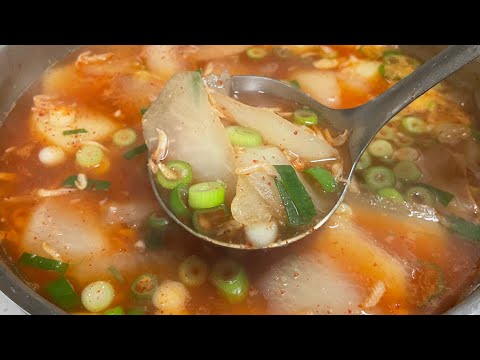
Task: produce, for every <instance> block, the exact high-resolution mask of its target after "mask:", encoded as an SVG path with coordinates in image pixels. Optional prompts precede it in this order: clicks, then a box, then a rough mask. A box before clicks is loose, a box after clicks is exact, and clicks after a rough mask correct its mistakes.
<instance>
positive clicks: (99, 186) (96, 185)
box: [63, 175, 112, 191]
mask: <svg viewBox="0 0 480 360" xmlns="http://www.w3.org/2000/svg"><path fill="white" fill-rule="evenodd" d="M75 181H77V175H72V176H69V177H68V178H66V179H65V180H64V181H63V186H64V187H75V186H76V185H75ZM111 185H112V183H111V182H110V181H107V180H95V179H88V180H87V189H88V190H104V191H106V190H108V189H109V188H110V186H111Z"/></svg>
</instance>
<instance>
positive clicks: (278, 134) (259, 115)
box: [213, 93, 338, 161]
mask: <svg viewBox="0 0 480 360" xmlns="http://www.w3.org/2000/svg"><path fill="white" fill-rule="evenodd" d="M213 98H214V100H215V102H216V103H217V104H216V105H217V106H218V108H219V110H220V111H221V112H222V113H224V114H225V115H227V116H229V117H230V118H232V119H233V120H234V121H236V122H237V123H238V124H239V125H241V126H245V127H247V128H251V129H255V130H257V131H258V132H259V133H260V134H261V135H262V138H263V139H264V141H265V142H267V143H269V144H271V145H275V146H277V147H279V148H280V149H282V150H283V149H288V150H290V151H292V152H293V153H295V154H297V155H298V156H299V157H301V158H302V159H304V160H307V161H312V160H317V161H318V160H323V159H335V158H338V151H337V150H335V149H334V148H333V147H331V146H330V145H329V144H328V143H327V142H326V141H325V139H323V138H322V137H320V136H315V135H313V134H311V133H308V132H306V131H305V130H303V129H302V128H301V127H299V126H297V125H294V124H292V123H291V122H290V121H288V120H286V119H284V118H282V117H281V116H279V115H277V114H275V113H274V112H272V111H270V110H267V109H260V108H256V107H253V106H249V105H245V104H243V103H241V102H239V101H236V100H234V99H232V98H230V97H228V96H225V95H222V94H219V93H214V94H213Z"/></svg>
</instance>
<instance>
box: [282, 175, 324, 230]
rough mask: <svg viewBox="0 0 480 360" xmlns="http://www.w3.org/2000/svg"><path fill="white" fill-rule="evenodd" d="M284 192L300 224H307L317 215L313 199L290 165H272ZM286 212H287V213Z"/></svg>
mask: <svg viewBox="0 0 480 360" xmlns="http://www.w3.org/2000/svg"><path fill="white" fill-rule="evenodd" d="M274 166H275V169H276V170H277V172H278V174H279V175H280V180H281V182H282V185H283V187H284V188H285V191H286V193H287V194H288V196H289V197H290V199H291V200H292V202H293V204H294V205H295V208H296V210H297V212H298V214H299V215H300V218H301V223H302V224H309V223H310V222H311V220H312V219H313V218H314V217H315V216H316V215H317V211H316V210H315V206H314V205H313V201H312V199H311V198H310V195H308V192H307V190H305V187H304V186H303V184H302V182H301V181H300V179H299V178H298V176H297V173H296V172H295V169H294V168H293V166H291V165H274ZM287 214H288V213H287Z"/></svg>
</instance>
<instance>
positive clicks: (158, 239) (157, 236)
mask: <svg viewBox="0 0 480 360" xmlns="http://www.w3.org/2000/svg"><path fill="white" fill-rule="evenodd" d="M143 240H144V241H145V246H146V247H147V248H148V249H151V250H156V249H159V248H161V247H162V246H163V244H164V243H165V231H160V230H155V229H152V228H150V227H149V228H148V230H147V231H146V232H145V235H144V239H143Z"/></svg>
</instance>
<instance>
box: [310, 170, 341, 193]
mask: <svg viewBox="0 0 480 360" xmlns="http://www.w3.org/2000/svg"><path fill="white" fill-rule="evenodd" d="M304 173H307V174H309V175H310V176H312V177H313V178H314V179H315V180H317V181H318V182H319V184H320V185H321V186H322V188H323V190H325V191H326V192H335V191H337V181H336V180H335V178H334V177H333V175H332V174H331V173H330V171H328V170H327V169H324V168H322V167H319V166H318V167H311V168H309V169H307V170H305V171H304Z"/></svg>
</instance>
